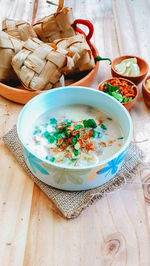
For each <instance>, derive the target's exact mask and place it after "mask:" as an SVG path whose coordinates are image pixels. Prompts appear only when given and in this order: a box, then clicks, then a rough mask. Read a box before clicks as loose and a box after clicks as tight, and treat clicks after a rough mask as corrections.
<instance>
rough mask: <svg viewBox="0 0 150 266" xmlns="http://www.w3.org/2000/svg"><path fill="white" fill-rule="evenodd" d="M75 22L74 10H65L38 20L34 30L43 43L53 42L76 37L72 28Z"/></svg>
mask: <svg viewBox="0 0 150 266" xmlns="http://www.w3.org/2000/svg"><path fill="white" fill-rule="evenodd" d="M73 22H74V18H73V13H72V8H67V7H66V8H63V9H62V10H61V11H59V12H56V13H54V14H52V15H50V16H47V17H44V18H42V19H40V20H38V21H37V22H36V23H35V24H34V25H33V28H34V30H35V32H36V34H37V35H38V37H39V38H40V39H41V40H42V41H43V42H52V41H53V40H56V39H60V38H68V37H71V36H73V35H75V30H74V28H73V27H72V24H73Z"/></svg>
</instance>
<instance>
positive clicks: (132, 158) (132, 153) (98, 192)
mask: <svg viewBox="0 0 150 266" xmlns="http://www.w3.org/2000/svg"><path fill="white" fill-rule="evenodd" d="M3 140H4V143H5V144H6V145H7V147H8V148H9V149H10V151H11V152H12V153H13V154H14V156H15V157H16V159H17V160H18V162H19V163H20V164H21V166H22V167H23V168H24V170H25V171H26V172H27V174H28V176H29V177H30V178H31V179H32V180H33V181H34V182H35V183H36V184H37V186H38V187H39V188H40V189H41V190H42V191H43V192H44V193H45V194H46V195H47V196H48V197H49V199H50V200H52V201H53V203H54V204H55V205H56V207H57V208H58V209H59V211H60V212H61V213H62V215H63V216H64V217H66V218H68V219H70V218H75V217H77V216H78V215H79V214H80V213H81V212H82V210H84V209H85V208H86V207H88V206H89V205H91V204H92V203H93V202H94V201H95V200H96V199H100V198H101V197H102V196H104V195H105V193H110V192H112V191H114V190H117V189H119V188H120V187H121V186H123V185H124V183H125V180H126V179H132V177H133V176H135V174H136V168H137V166H138V164H139V163H140V161H141V159H140V158H141V156H142V152H141V150H140V149H139V148H138V147H137V146H136V145H134V144H131V145H130V147H129V149H128V153H127V155H126V158H125V160H124V163H123V165H122V168H121V170H120V171H119V172H118V174H116V176H115V177H114V179H113V180H111V181H109V182H107V183H106V184H104V185H102V186H100V187H98V188H95V189H91V190H87V191H79V192H67V191H62V190H58V189H54V188H52V187H50V186H48V185H46V184H44V183H43V182H41V181H40V180H39V179H37V178H36V177H35V176H34V175H33V174H32V173H31V172H30V170H29V169H28V167H27V165H26V163H25V160H24V157H23V153H22V147H21V143H20V141H19V139H18V135H17V130H16V126H14V127H13V129H11V130H10V131H9V132H8V133H7V134H6V135H5V136H4V137H3Z"/></svg>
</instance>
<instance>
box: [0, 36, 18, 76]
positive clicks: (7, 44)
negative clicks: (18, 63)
mask: <svg viewBox="0 0 150 266" xmlns="http://www.w3.org/2000/svg"><path fill="white" fill-rule="evenodd" d="M22 45H23V42H22V41H19V40H17V39H16V38H14V37H12V36H10V35H8V34H7V33H6V32H3V31H0V80H1V81H9V80H16V79H17V76H16V74H15V72H14V70H13V68H12V66H11V60H12V57H13V56H14V55H15V54H16V53H18V52H19V51H20V50H21V48H22Z"/></svg>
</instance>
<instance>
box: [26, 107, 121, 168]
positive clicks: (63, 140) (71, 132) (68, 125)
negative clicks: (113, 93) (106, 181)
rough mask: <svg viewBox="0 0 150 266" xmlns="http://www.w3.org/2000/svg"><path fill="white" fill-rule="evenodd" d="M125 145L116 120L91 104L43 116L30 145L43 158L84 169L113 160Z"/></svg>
mask: <svg viewBox="0 0 150 266" xmlns="http://www.w3.org/2000/svg"><path fill="white" fill-rule="evenodd" d="M123 143H124V136H123V132H122V129H121V127H120V125H119V124H118V122H117V121H116V120H115V119H114V118H112V117H110V115H108V114H107V113H105V112H103V111H101V110H99V109H97V108H94V107H91V106H88V105H81V104H71V105H65V106H61V107H59V108H54V109H52V110H50V111H49V112H46V113H45V114H43V115H41V116H40V117H39V118H38V120H37V121H36V122H35V124H34V127H33V129H32V132H31V134H30V137H29V141H28V143H27V145H29V146H30V149H31V150H32V151H33V152H34V153H35V154H37V155H38V156H39V157H40V158H41V159H46V160H48V161H51V162H55V163H57V164H62V165H72V166H83V167H84V166H89V165H92V164H98V163H100V162H101V161H102V160H105V159H107V158H109V157H110V156H112V155H113V154H114V153H116V152H117V151H118V150H119V149H120V148H121V146H122V145H123Z"/></svg>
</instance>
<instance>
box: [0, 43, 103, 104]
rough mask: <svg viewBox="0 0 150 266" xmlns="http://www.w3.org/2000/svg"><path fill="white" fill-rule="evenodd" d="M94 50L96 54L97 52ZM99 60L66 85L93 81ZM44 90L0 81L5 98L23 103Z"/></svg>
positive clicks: (85, 83) (82, 84) (86, 84)
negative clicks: (88, 70)
mask: <svg viewBox="0 0 150 266" xmlns="http://www.w3.org/2000/svg"><path fill="white" fill-rule="evenodd" d="M94 49H95V51H96V56H97V55H98V52H97V50H96V48H95V47H94ZM98 66H99V62H96V65H95V67H94V68H93V69H92V70H91V71H90V72H88V73H86V74H85V73H84V74H76V75H74V77H72V78H71V79H67V80H66V81H65V84H66V86H84V87H89V86H90V85H91V84H92V82H93V81H94V79H95V77H96V74H97V71H98ZM42 92H44V91H30V90H27V89H25V88H24V87H23V85H18V86H15V85H13V84H9V85H8V84H4V83H2V82H0V95H1V96H3V97H5V98H6V99H8V100H10V101H13V102H16V103H21V104H25V103H27V102H28V101H29V100H31V99H32V98H33V97H35V96H36V95H38V94H39V93H42Z"/></svg>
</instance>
